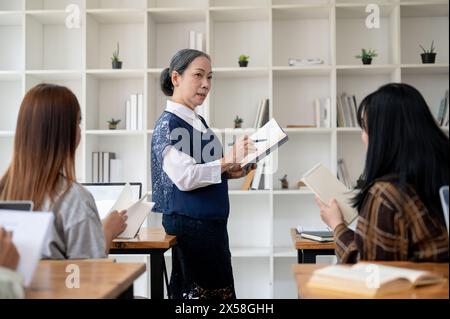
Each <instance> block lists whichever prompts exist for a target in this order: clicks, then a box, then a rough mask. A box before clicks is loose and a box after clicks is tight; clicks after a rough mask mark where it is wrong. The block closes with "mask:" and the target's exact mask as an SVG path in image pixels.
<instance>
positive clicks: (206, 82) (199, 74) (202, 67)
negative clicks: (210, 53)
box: [172, 57, 212, 110]
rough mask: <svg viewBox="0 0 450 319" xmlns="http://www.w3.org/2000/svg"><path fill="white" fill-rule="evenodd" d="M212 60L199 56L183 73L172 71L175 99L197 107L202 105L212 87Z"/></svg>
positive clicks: (193, 107)
mask: <svg viewBox="0 0 450 319" xmlns="http://www.w3.org/2000/svg"><path fill="white" fill-rule="evenodd" d="M211 79H212V69H211V62H210V61H209V60H208V59H207V58H206V57H198V58H196V59H195V60H194V61H192V62H191V64H190V65H189V67H188V68H187V69H186V70H185V71H184V73H183V75H179V74H178V73H177V72H173V73H172V83H173V84H174V88H175V89H174V94H173V98H172V99H173V101H174V102H177V103H181V104H183V105H186V106H188V107H189V108H191V109H193V110H194V109H195V108H196V107H197V106H199V105H202V104H203V102H204V101H205V99H206V97H207V96H208V93H209V90H210V89H211Z"/></svg>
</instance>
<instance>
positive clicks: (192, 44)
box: [189, 31, 196, 50]
mask: <svg viewBox="0 0 450 319" xmlns="http://www.w3.org/2000/svg"><path fill="white" fill-rule="evenodd" d="M195 40H196V37H195V31H189V49H192V50H194V49H195Z"/></svg>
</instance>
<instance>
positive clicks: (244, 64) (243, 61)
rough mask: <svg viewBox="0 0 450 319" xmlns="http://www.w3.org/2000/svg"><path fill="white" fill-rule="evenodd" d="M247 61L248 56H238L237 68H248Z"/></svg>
mask: <svg viewBox="0 0 450 319" xmlns="http://www.w3.org/2000/svg"><path fill="white" fill-rule="evenodd" d="M248 59H250V57H249V56H248V55H244V54H242V55H240V56H239V66H240V67H241V68H246V67H247V66H248Z"/></svg>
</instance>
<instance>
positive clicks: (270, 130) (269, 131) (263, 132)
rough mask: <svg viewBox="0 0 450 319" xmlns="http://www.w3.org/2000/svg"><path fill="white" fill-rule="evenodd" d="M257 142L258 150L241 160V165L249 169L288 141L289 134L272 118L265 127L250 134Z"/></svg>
mask: <svg viewBox="0 0 450 319" xmlns="http://www.w3.org/2000/svg"><path fill="white" fill-rule="evenodd" d="M250 139H251V140H253V141H259V142H257V143H255V147H256V152H255V153H252V154H249V155H248V156H246V157H245V158H244V159H243V160H242V161H241V163H240V164H241V167H242V168H244V169H247V168H248V167H249V166H250V165H251V164H254V163H257V162H259V161H260V160H262V159H263V158H265V157H266V156H267V155H269V154H270V153H272V152H274V151H275V150H276V149H278V148H279V147H280V146H281V145H283V144H284V143H286V142H287V141H288V136H287V134H286V133H285V132H284V131H283V129H282V128H281V127H280V125H278V123H277V121H275V119H271V120H270V121H269V122H267V123H266V124H265V125H264V126H263V127H261V128H260V129H258V130H257V131H256V132H255V133H254V134H252V135H251V136H250Z"/></svg>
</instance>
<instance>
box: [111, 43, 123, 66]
mask: <svg viewBox="0 0 450 319" xmlns="http://www.w3.org/2000/svg"><path fill="white" fill-rule="evenodd" d="M111 61H112V68H113V69H121V68H122V61H120V58H119V43H118V42H117V49H116V50H115V51H114V52H113V56H112V58H111Z"/></svg>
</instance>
